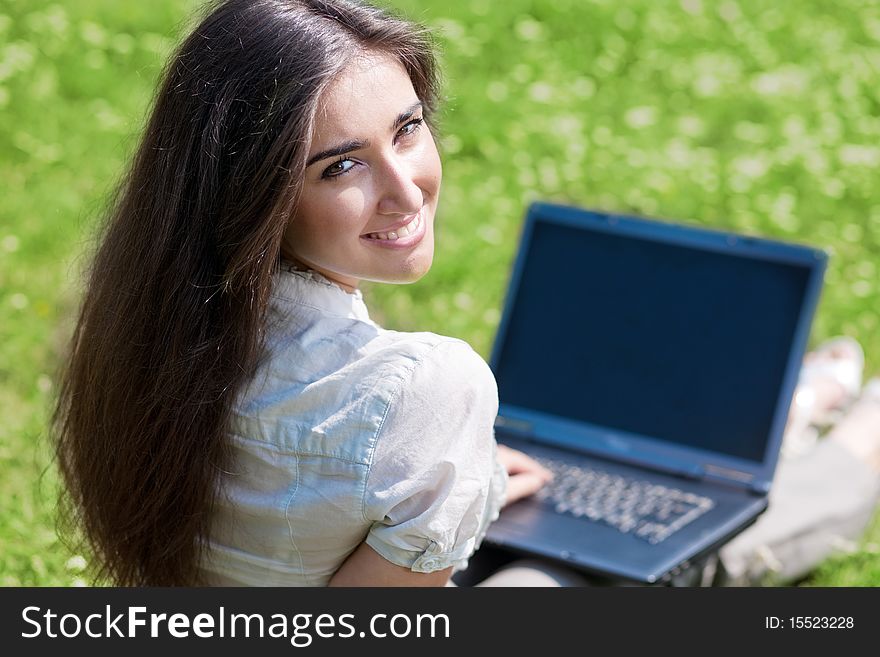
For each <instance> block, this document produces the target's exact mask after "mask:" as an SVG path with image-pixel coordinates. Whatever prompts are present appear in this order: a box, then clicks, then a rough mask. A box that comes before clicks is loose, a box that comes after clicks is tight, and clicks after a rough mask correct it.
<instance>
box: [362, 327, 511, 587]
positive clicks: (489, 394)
mask: <svg viewBox="0 0 880 657" xmlns="http://www.w3.org/2000/svg"><path fill="white" fill-rule="evenodd" d="M497 413H498V389H497V387H496V385H495V378H494V376H493V375H492V371H491V370H490V369H489V366H488V365H487V364H486V362H485V361H484V360H483V359H482V358H481V357H480V356H479V354H477V353H476V352H475V351H474V350H473V349H471V347H470V346H469V345H468V344H467V343H465V342H462V341H460V340H447V341H443V342H440V343H439V344H437V345H435V346H433V347H431V348H430V349H429V350H428V351H427V353H425V355H423V356H422V357H421V358H419V359H418V360H416V361H415V363H414V366H413V367H412V370H411V372H410V375H409V376H408V377H407V378H405V380H404V381H403V383H402V384H401V385H400V387H399V389H398V390H397V392H396V394H395V395H394V396H393V397H392V399H391V401H390V403H389V405H388V408H387V412H386V415H385V420H384V423H383V425H382V427H381V429H380V430H379V433H378V435H377V441H376V444H375V448H374V453H373V459H372V464H371V466H370V472H369V475H368V477H367V486H366V491H365V497H364V514H365V516H366V518H367V520H368V521H370V522H372V525H371V528H370V531H369V533H368V535H367V538H366V542H367V544H368V545H369V546H370V547H372V548H373V549H374V550H375V551H376V552H378V553H379V554H380V555H382V556H383V557H384V558H386V559H388V560H389V561H391V562H392V563H395V564H397V565H399V566H404V567H406V568H409V569H411V570H413V571H415V572H424V573H429V572H434V571H437V570H443V569H444V568H448V567H449V566H454V567H455V569H456V570H460V569H462V568H464V567H465V566H466V565H467V560H468V558H469V557H470V555H471V554H472V553H473V551H474V550H475V549H476V548H477V547H479V544H480V542H481V541H482V538H483V536H484V534H485V532H486V529H487V527H488V524H489V523H490V522H492V521H493V520H495V519H496V518H497V517H498V512H499V509H500V508H501V506H502V505H503V503H504V496H505V494H506V485H507V474H506V472H505V471H504V469H503V468H502V467H500V466H499V464H498V462H497V459H496V454H495V451H496V447H497V445H496V443H495V437H494V423H495V416H496V415H497Z"/></svg>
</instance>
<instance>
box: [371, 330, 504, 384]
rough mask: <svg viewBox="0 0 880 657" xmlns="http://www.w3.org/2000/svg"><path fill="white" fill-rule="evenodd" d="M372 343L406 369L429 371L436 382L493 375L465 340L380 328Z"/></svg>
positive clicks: (427, 372)
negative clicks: (380, 330) (380, 331)
mask: <svg viewBox="0 0 880 657" xmlns="http://www.w3.org/2000/svg"><path fill="white" fill-rule="evenodd" d="M382 333H383V335H382V336H380V337H379V338H377V340H376V342H377V344H376V345H375V349H376V353H377V354H386V355H387V357H388V358H390V359H392V360H394V361H396V362H397V363H398V365H400V366H401V367H404V368H405V369H407V370H410V371H413V372H415V371H416V370H418V371H419V372H420V373H421V374H422V378H424V377H425V374H428V375H429V376H428V379H427V380H431V379H430V375H431V374H432V373H434V374H435V376H436V377H437V381H436V383H442V382H443V381H460V380H461V379H465V380H469V379H474V378H476V379H477V380H478V381H485V380H487V379H491V381H492V382H493V384H494V377H493V376H492V372H491V370H490V369H489V366H488V364H487V363H486V361H485V360H484V359H483V357H482V356H480V354H478V353H477V352H476V351H475V350H474V348H473V347H471V345H470V344H468V343H467V342H466V341H464V340H462V339H460V338H455V337H449V336H445V335H440V334H437V333H431V332H428V331H422V332H413V333H406V332H400V331H383V332H382Z"/></svg>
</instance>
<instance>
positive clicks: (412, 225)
mask: <svg viewBox="0 0 880 657" xmlns="http://www.w3.org/2000/svg"><path fill="white" fill-rule="evenodd" d="M421 223H422V220H421V213H419V214H417V215H416V216H415V217H413V220H412V221H410V222H409V223H408V224H407V225H406V226H403V227H401V228H398V229H397V230H392V231H389V232H387V233H370V234H369V235H367V237H368V238H370V239H374V240H392V241H393V240H396V239H398V238H401V237H406V236H407V235H412V234H413V233H414V232H416V229H417V228H418V227H419V225H420V224H421Z"/></svg>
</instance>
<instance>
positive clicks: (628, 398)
mask: <svg viewBox="0 0 880 657" xmlns="http://www.w3.org/2000/svg"><path fill="white" fill-rule="evenodd" d="M523 257H524V260H523V261H522V269H521V271H520V278H519V286H518V289H517V290H516V299H515V302H514V304H513V306H512V307H511V308H509V309H508V311H507V312H508V316H507V325H506V331H505V333H504V342H503V344H501V345H499V346H498V347H497V353H496V354H495V358H493V361H494V363H495V368H496V371H495V374H496V378H497V380H498V390H499V397H500V400H501V402H502V403H503V404H508V405H513V406H518V407H522V408H527V409H532V410H534V411H539V412H542V413H547V414H551V415H554V416H559V417H562V418H567V419H571V420H575V421H579V422H585V423H589V424H590V425H595V426H598V427H603V428H611V429H618V430H621V431H625V432H629V433H632V434H637V435H640V436H645V437H655V438H660V439H663V440H665V441H669V442H672V443H676V444H678V445H681V446H686V447H694V448H700V449H706V450H710V451H712V452H716V453H721V454H726V455H729V456H734V457H739V458H742V459H746V460H750V461H756V462H760V461H761V460H762V458H763V456H764V452H765V448H766V446H767V442H768V440H769V437H770V427H771V423H772V420H773V416H774V412H775V409H776V404H777V401H778V399H779V394H780V393H779V391H780V388H781V385H782V378H783V376H784V375H785V371H786V365H787V362H788V358H789V356H790V351H791V345H792V342H793V340H794V333H795V331H796V330H797V327H798V320H799V317H800V315H801V311H802V307H801V306H802V304H803V303H804V299H805V296H806V287H807V285H808V283H809V277H810V268H809V266H807V265H804V264H794V263H789V262H778V261H773V260H767V259H763V258H759V257H753V256H747V255H743V254H742V253H735V252H734V251H733V250H731V251H730V252H725V251H723V250H709V249H700V248H695V247H692V246H682V245H678V244H672V243H669V242H666V241H658V240H653V239H646V238H642V237H636V236H633V235H625V236H624V235H620V234H616V233H613V232H604V231H593V230H583V229H579V228H576V227H573V226H569V225H564V224H557V223H549V222H546V221H536V222H534V225H533V232H532V234H531V239H530V240H529V244H528V251H527V253H525V254H524V256H523Z"/></svg>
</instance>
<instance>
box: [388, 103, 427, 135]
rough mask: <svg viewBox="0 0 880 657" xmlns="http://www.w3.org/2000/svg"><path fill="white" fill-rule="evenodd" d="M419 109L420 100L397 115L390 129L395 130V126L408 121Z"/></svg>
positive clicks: (420, 105)
mask: <svg viewBox="0 0 880 657" xmlns="http://www.w3.org/2000/svg"><path fill="white" fill-rule="evenodd" d="M420 109H422V101H420V100H418V101H416V102H415V103H413V104H412V105H410V106H409V107H407V108H406V109H405V110H403V111H402V112H401V113H400V114H398V115H397V119H396V120H395V121H394V125H392V126H391V129H392V130H396V129H397V126H399V125H400V124H401V123H403V122H404V121H409V120H410V119H411V118H412V117H413V115H414V114H415V113H416V112H418V111H419V110H420Z"/></svg>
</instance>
